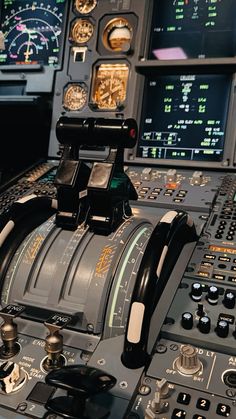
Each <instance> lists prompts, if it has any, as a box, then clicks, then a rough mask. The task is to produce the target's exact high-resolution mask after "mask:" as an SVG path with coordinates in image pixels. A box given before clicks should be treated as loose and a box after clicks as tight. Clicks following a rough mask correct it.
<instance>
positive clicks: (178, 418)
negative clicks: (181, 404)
mask: <svg viewBox="0 0 236 419" xmlns="http://www.w3.org/2000/svg"><path fill="white" fill-rule="evenodd" d="M185 417H186V412H185V410H181V409H175V410H174V411H173V413H172V415H171V419H182V418H185Z"/></svg>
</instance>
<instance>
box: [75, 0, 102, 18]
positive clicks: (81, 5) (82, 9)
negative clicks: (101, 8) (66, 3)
mask: <svg viewBox="0 0 236 419" xmlns="http://www.w3.org/2000/svg"><path fill="white" fill-rule="evenodd" d="M96 6H97V0H75V9H76V10H77V12H79V13H81V14H83V15H86V14H88V13H90V12H91V11H92V10H93V9H94V8H95V7H96Z"/></svg>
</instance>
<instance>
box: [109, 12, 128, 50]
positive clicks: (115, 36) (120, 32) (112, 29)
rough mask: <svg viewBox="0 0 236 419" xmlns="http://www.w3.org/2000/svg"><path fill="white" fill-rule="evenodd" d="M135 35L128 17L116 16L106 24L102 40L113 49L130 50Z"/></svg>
mask: <svg viewBox="0 0 236 419" xmlns="http://www.w3.org/2000/svg"><path fill="white" fill-rule="evenodd" d="M132 36H133V29H132V26H131V25H130V23H129V22H128V20H127V19H124V18H115V19H112V20H111V21H110V22H108V24H107V25H106V27H105V29H104V32H103V36H102V40H103V44H104V46H105V47H106V48H107V49H109V50H111V51H128V50H129V49H130V44H131V40H132Z"/></svg>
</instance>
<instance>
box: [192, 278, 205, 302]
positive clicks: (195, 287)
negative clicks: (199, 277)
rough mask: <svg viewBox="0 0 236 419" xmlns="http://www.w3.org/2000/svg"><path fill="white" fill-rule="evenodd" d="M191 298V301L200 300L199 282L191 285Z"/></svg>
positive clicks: (200, 286)
mask: <svg viewBox="0 0 236 419" xmlns="http://www.w3.org/2000/svg"><path fill="white" fill-rule="evenodd" d="M190 295H191V298H192V300H193V301H200V300H201V298H202V285H201V284H200V283H199V282H194V284H192V290H191V294H190Z"/></svg>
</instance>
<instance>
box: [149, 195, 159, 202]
mask: <svg viewBox="0 0 236 419" xmlns="http://www.w3.org/2000/svg"><path fill="white" fill-rule="evenodd" d="M148 199H151V200H153V201H154V200H155V199H157V197H156V196H153V195H150V196H149V197H148Z"/></svg>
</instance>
